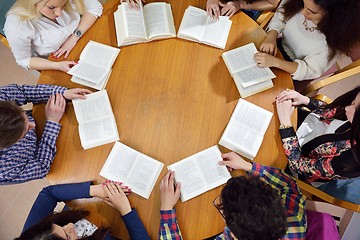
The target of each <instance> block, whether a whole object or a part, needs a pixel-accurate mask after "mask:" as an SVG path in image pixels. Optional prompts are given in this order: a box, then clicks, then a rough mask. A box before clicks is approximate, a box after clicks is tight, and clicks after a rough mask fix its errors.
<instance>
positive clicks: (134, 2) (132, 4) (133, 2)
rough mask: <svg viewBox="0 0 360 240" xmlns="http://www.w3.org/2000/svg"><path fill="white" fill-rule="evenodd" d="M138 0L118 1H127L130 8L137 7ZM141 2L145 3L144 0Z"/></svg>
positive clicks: (122, 0)
mask: <svg viewBox="0 0 360 240" xmlns="http://www.w3.org/2000/svg"><path fill="white" fill-rule="evenodd" d="M139 1H140V0H120V2H128V3H129V7H130V8H135V9H139V8H140V7H139V3H138V2H139ZM141 1H142V2H143V3H145V2H146V1H145V0H141Z"/></svg>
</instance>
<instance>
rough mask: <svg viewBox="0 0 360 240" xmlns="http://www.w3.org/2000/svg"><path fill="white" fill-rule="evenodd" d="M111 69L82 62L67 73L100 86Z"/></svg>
mask: <svg viewBox="0 0 360 240" xmlns="http://www.w3.org/2000/svg"><path fill="white" fill-rule="evenodd" d="M109 71H110V69H106V68H103V67H101V66H97V65H92V64H90V63H87V62H85V61H82V60H80V61H79V64H76V65H75V66H73V67H72V68H71V69H70V70H69V71H68V72H67V73H68V74H70V75H73V76H76V77H78V78H81V79H83V80H86V81H89V82H91V83H93V84H99V83H100V82H101V80H103V79H104V78H105V77H106V75H107V74H108V73H109Z"/></svg>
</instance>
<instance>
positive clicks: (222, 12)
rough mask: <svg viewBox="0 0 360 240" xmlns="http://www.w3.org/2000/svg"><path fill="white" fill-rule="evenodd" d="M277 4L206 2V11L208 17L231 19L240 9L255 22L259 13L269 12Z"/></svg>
mask: <svg viewBox="0 0 360 240" xmlns="http://www.w3.org/2000/svg"><path fill="white" fill-rule="evenodd" d="M278 2H279V0H233V1H231V0H224V1H220V0H207V2H206V11H207V13H208V15H209V16H211V17H215V18H219V16H228V17H232V16H233V15H234V14H235V13H237V12H238V11H239V10H240V9H241V10H243V11H244V12H245V13H246V14H247V15H249V16H250V17H251V18H253V19H255V20H256V18H257V17H258V15H259V14H260V11H271V10H273V9H274V8H275V7H276V6H277V4H278ZM220 8H221V9H220Z"/></svg>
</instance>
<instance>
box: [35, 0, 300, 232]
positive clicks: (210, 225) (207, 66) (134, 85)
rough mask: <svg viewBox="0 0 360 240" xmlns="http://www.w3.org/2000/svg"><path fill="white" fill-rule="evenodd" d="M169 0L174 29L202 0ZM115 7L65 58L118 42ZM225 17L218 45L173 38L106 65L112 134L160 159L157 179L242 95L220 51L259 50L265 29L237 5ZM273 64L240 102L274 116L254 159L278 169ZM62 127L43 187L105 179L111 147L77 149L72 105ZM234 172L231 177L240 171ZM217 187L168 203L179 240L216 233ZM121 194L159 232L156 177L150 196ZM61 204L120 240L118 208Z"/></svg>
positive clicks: (210, 138)
mask: <svg viewBox="0 0 360 240" xmlns="http://www.w3.org/2000/svg"><path fill="white" fill-rule="evenodd" d="M148 2H151V1H148ZM168 2H169V3H171V7H172V12H173V16H174V22H175V26H176V29H177V30H178V28H179V26H180V22H181V19H182V16H183V14H184V11H185V9H186V8H187V7H188V6H189V5H192V6H195V7H200V8H202V9H205V5H206V1H205V0H190V1H175V0H169V1H168ZM118 4H119V1H118V0H110V1H109V2H107V3H106V4H105V5H104V12H103V16H102V17H101V18H99V19H98V20H97V22H96V23H95V24H94V25H93V26H92V27H91V29H90V30H89V31H88V32H86V33H85V35H84V36H83V37H82V39H81V40H80V41H79V42H78V44H77V45H76V47H75V48H74V49H73V51H72V52H71V54H70V56H69V57H68V59H74V60H78V59H79V56H80V53H81V51H82V49H83V48H84V47H85V45H86V44H87V42H88V41H89V40H93V41H97V42H100V43H105V44H108V45H111V46H115V47H116V46H117V43H116V34H115V26H114V18H113V12H114V11H116V9H117V6H118ZM231 20H232V21H233V23H232V27H231V31H230V35H229V38H228V41H227V44H226V49H225V50H221V49H217V48H213V47H210V46H207V45H203V44H198V43H194V42H190V41H186V40H182V39H179V38H172V39H167V40H161V41H155V42H150V43H144V44H137V45H131V46H126V47H122V48H121V52H120V54H119V56H118V57H117V59H116V61H115V63H114V65H113V71H112V74H111V76H110V79H109V82H108V83H107V86H106V89H107V92H108V95H109V98H110V102H111V105H112V108H113V111H114V115H115V118H116V122H117V126H118V130H119V135H120V141H121V142H122V143H124V144H126V145H128V146H130V147H132V148H134V149H136V150H138V151H140V152H142V153H144V154H146V155H148V156H150V157H152V158H155V159H157V160H159V161H161V162H163V163H164V164H165V167H164V169H163V171H162V173H161V175H160V178H159V179H158V182H159V181H160V179H161V177H162V176H163V175H164V174H165V173H166V171H167V170H166V166H168V165H170V164H171V163H174V162H177V161H179V160H181V159H183V158H185V157H188V156H190V155H193V154H195V153H197V152H199V151H201V150H204V149H206V148H208V147H210V146H213V145H215V144H217V143H218V142H219V140H220V137H221V135H222V133H223V131H224V129H225V127H226V125H227V123H228V121H229V119H230V116H231V114H232V111H233V109H234V107H235V105H236V103H237V100H238V99H239V97H240V95H239V92H238V90H237V88H236V86H235V84H234V81H233V79H232V78H231V76H230V74H229V72H228V70H227V68H226V66H225V63H224V62H223V60H222V57H221V54H222V53H223V52H224V51H227V50H230V49H233V48H237V47H239V46H242V45H245V44H247V43H250V42H254V43H255V45H256V46H257V47H259V46H260V44H261V42H262V41H263V40H264V38H265V36H266V34H265V32H264V31H263V29H261V28H260V27H259V26H258V25H257V24H256V23H255V22H254V21H253V20H252V19H250V18H249V17H248V16H246V15H245V14H243V13H241V12H240V13H237V14H236V15H235V16H233V17H232V18H231ZM272 70H273V72H274V73H275V74H276V76H277V78H276V79H274V80H273V81H274V88H271V89H269V90H266V91H264V92H261V93H259V94H256V95H253V96H251V97H248V98H246V100H247V101H250V102H252V103H255V104H257V105H259V106H261V107H263V108H265V109H267V110H269V111H271V112H273V113H274V116H273V118H272V120H271V123H270V126H269V128H268V130H267V132H266V135H265V137H264V141H263V143H262V145H261V148H260V150H259V153H258V154H257V156H256V158H255V159H254V161H256V162H259V163H261V164H263V165H270V166H274V167H279V168H284V167H285V166H286V163H287V160H286V157H285V155H284V153H283V149H282V146H281V140H280V135H279V133H278V127H279V121H278V119H277V116H276V107H275V104H274V101H275V96H277V95H278V94H279V93H280V92H281V91H282V90H284V89H285V88H293V83H292V80H291V77H290V75H289V74H288V73H285V72H283V71H280V70H277V69H272ZM70 78H71V76H70V75H68V74H66V73H63V72H60V71H43V72H42V73H41V76H40V79H39V84H57V85H62V86H66V87H69V88H74V87H83V86H80V85H77V84H74V83H72V82H70ZM34 116H35V119H36V121H37V125H38V128H39V133H40V132H41V129H42V128H43V126H44V123H45V115H44V105H37V106H35V107H34ZM295 117H296V116H295ZM295 117H294V119H293V120H295ZM61 124H62V130H61V132H60V135H59V138H58V141H57V148H58V149H57V155H56V158H55V160H54V162H53V164H52V166H51V171H50V173H49V175H48V176H47V178H48V179H49V181H50V182H51V184H58V183H72V182H81V181H87V180H93V181H94V182H95V183H101V182H103V181H104V179H103V178H102V177H100V176H99V172H100V170H101V168H102V166H103V164H104V162H105V160H106V158H107V156H108V154H109V153H110V150H111V148H112V146H113V144H107V145H103V146H100V147H96V148H92V149H89V150H86V151H85V150H83V149H82V147H81V145H80V139H79V133H78V123H77V121H76V118H75V114H74V109H73V107H72V106H71V104H70V103H69V104H68V106H67V109H66V113H65V115H64V117H63V118H62V120H61ZM220 149H221V150H222V151H223V152H227V151H229V150H226V149H225V148H220ZM232 174H233V176H235V175H239V174H242V173H241V172H233V173H232ZM220 190H221V187H218V188H216V189H213V190H211V191H209V192H207V193H205V194H202V195H200V196H198V197H196V198H194V199H191V200H190V201H187V202H185V203H181V202H180V201H179V203H178V204H177V205H176V209H177V217H178V222H179V225H180V228H181V232H182V234H183V237H184V239H202V238H205V237H209V236H212V235H215V234H217V233H219V232H221V231H222V230H223V227H224V221H223V219H222V218H221V216H220V214H219V213H218V212H217V210H216V209H215V207H213V205H212V200H213V199H214V198H215V197H216V196H217V195H218V194H219V193H220ZM129 199H130V202H131V204H132V206H133V207H135V208H136V209H137V211H138V213H139V215H140V218H141V220H142V221H143V223H144V225H145V227H146V229H147V230H148V232H149V234H150V236H151V239H157V238H158V227H159V219H160V214H159V208H160V191H159V184H158V183H157V184H156V185H155V187H154V190H153V191H152V194H151V196H150V198H149V199H148V200H146V199H144V198H142V197H140V196H137V195H136V194H132V195H131V196H130V197H129ZM69 205H71V206H82V207H84V206H85V207H86V208H89V209H90V211H91V213H92V214H91V215H90V221H92V222H94V223H95V224H98V225H99V224H106V225H109V226H110V227H111V228H112V229H113V234H114V235H116V236H119V237H121V238H122V239H128V234H127V231H126V228H125V226H124V224H123V223H122V221H121V220H120V216H119V214H118V213H117V212H116V211H115V210H114V209H112V208H110V207H108V206H107V205H106V204H105V203H102V202H101V201H99V200H98V199H92V200H90V201H89V200H86V201H83V200H76V201H72V202H71V203H69Z"/></svg>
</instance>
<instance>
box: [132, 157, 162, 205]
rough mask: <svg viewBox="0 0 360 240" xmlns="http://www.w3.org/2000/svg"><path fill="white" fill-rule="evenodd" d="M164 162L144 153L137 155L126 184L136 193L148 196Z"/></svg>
mask: <svg viewBox="0 0 360 240" xmlns="http://www.w3.org/2000/svg"><path fill="white" fill-rule="evenodd" d="M163 166H164V164H163V163H161V162H159V161H156V160H155V159H152V158H150V157H148V156H146V155H144V154H140V155H138V157H137V159H136V162H135V165H134V167H133V169H132V171H131V172H130V174H129V177H128V178H127V179H126V184H127V185H128V186H129V187H130V188H131V189H132V190H133V191H134V192H135V193H137V194H139V195H140V196H142V197H144V198H146V199H147V198H149V196H150V194H151V191H152V189H153V188H154V185H155V183H156V181H157V179H158V177H159V175H160V172H161V170H162V168H163Z"/></svg>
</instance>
